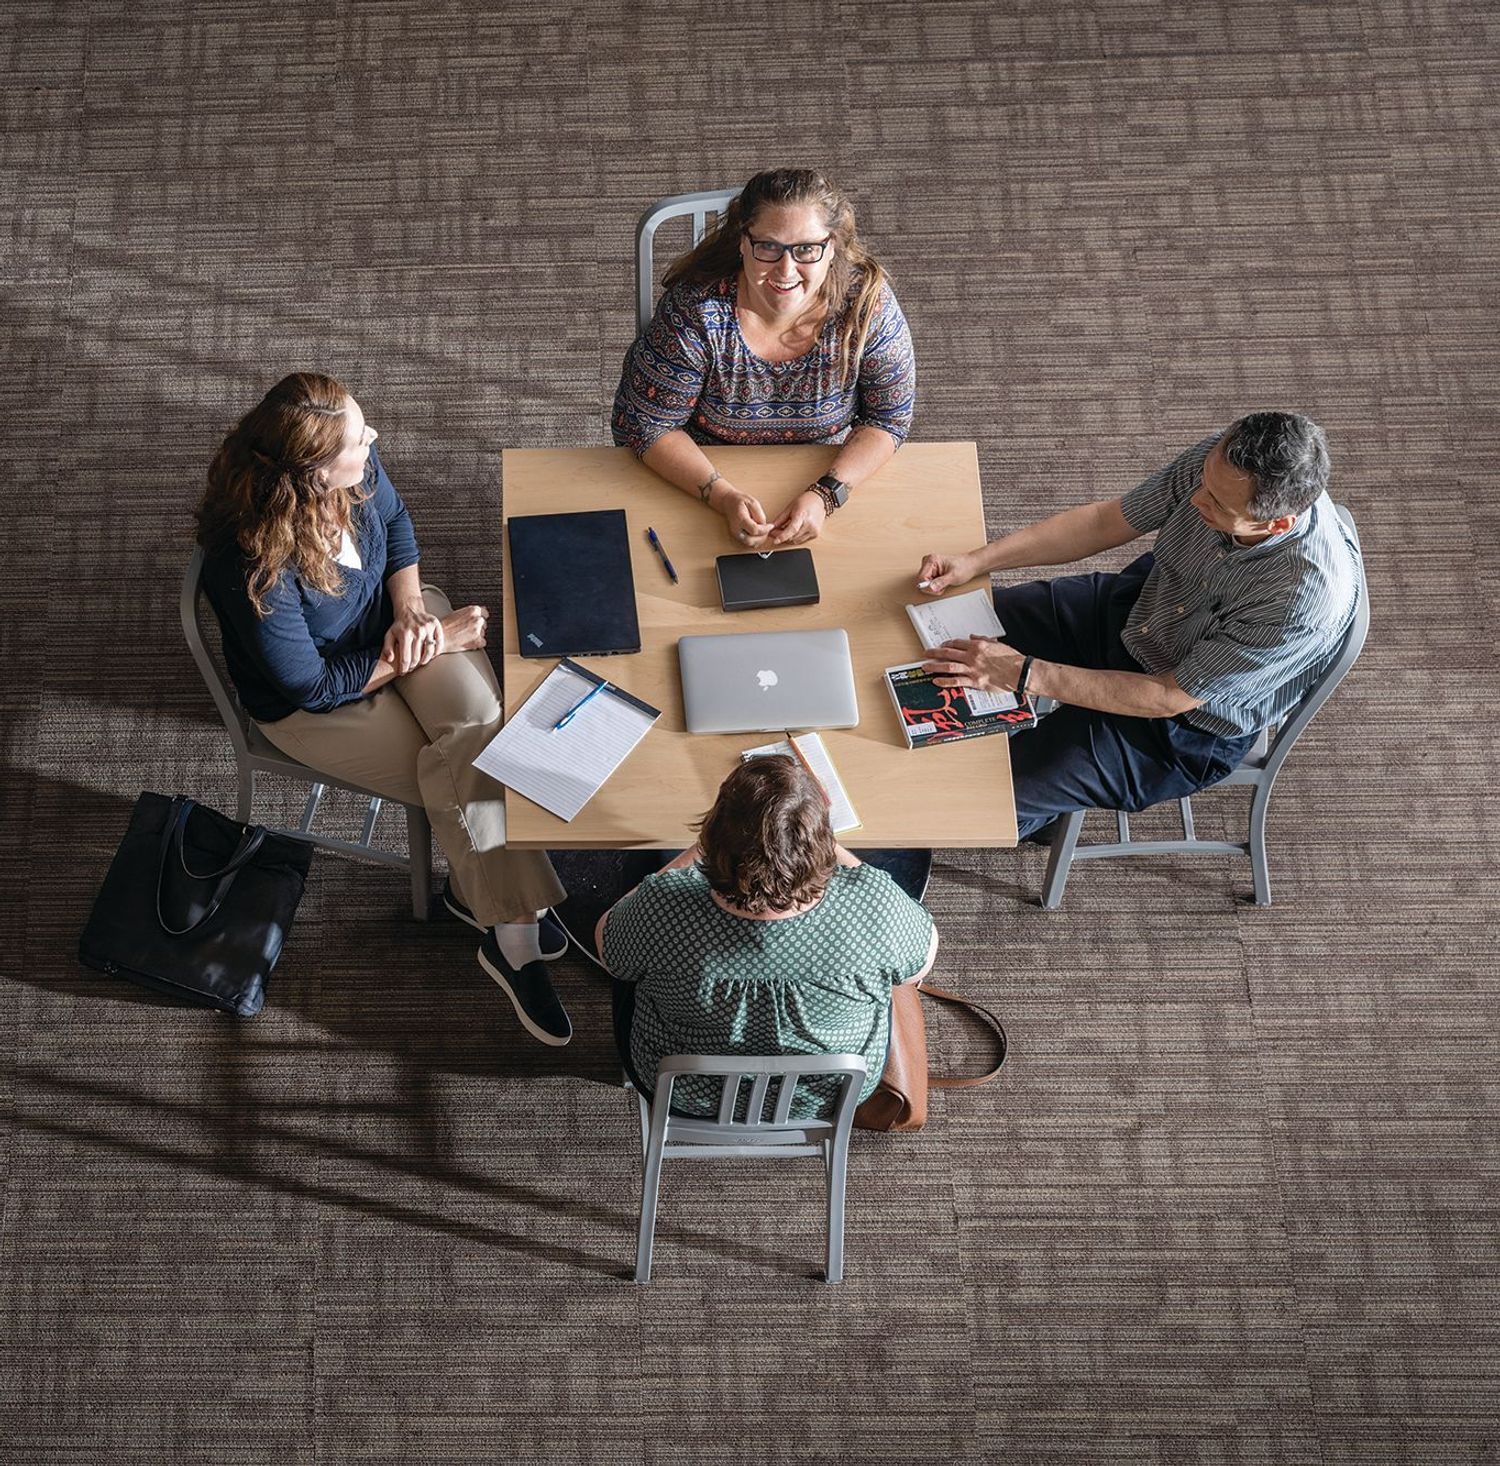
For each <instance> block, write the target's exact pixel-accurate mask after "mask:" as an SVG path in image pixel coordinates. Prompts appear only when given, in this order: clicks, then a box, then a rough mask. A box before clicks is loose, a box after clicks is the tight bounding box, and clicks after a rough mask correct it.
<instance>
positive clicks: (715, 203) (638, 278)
mask: <svg viewBox="0 0 1500 1466" xmlns="http://www.w3.org/2000/svg"><path fill="white" fill-rule="evenodd" d="M739 192H740V191H739V189H737V188H728V189H725V188H720V189H712V190H710V191H709V192H708V193H679V194H674V195H673V196H672V197H671V198H667V199H662V200H661V202H660V203H656V204H652V206H651V207H650V208H649V209H647V210H646V212H645V213H644V214H642V215H641V222H640V223H639V224H637V225H636V230H635V329H636V334H637V335H639V334H640V333H641V332H642V331H644V330H645V329H646V327H647V326H649V325H650V324H651V311H652V308H653V305H654V302H655V299H656V278H655V272H654V268H653V260H652V254H653V243H654V241H655V239H656V231H657V230H658V229H660V228H661V226H662V225H663V224H665V223H666V222H667V220H668V219H681V218H685V217H687V216H689V215H691V216H692V220H693V243H694V244H697V243H698V242H699V241H700V240H702V238H703V236H704V235H705V234H706V233H707V232H708V221H709V219H710V217H714V218H717V217H718V216H719V215H720V214H722V213H723V212H724V210H725V209H727V208H728V207H729V205H730V203H731V202H732V201H733V200H734V199H736V198H738V197H739Z"/></svg>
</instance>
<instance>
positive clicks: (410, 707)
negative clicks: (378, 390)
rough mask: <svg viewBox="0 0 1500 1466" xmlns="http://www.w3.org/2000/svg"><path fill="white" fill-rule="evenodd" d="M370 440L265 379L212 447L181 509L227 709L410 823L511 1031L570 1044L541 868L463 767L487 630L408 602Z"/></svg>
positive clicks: (396, 508)
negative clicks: (235, 706)
mask: <svg viewBox="0 0 1500 1466" xmlns="http://www.w3.org/2000/svg"><path fill="white" fill-rule="evenodd" d="M375 438H376V432H375V429H374V428H372V427H371V426H370V425H369V424H368V423H367V422H366V421H365V416H364V413H363V411H362V410H361V408H360V405H359V403H358V402H356V401H355V400H354V398H353V397H352V396H351V395H350V394H349V392H348V391H347V390H346V389H345V388H344V387H342V386H341V385H340V384H339V383H338V382H336V381H335V380H334V379H333V378H332V377H328V376H324V375H322V374H320V373H317V372H296V373H293V374H292V375H291V376H288V377H283V378H282V380H281V381H279V382H278V383H277V384H276V385H275V386H274V387H272V388H271V390H270V391H269V392H268V393H267V394H266V395H265V397H264V399H262V401H261V402H260V403H259V404H258V405H257V406H256V407H254V408H252V409H251V410H250V411H249V412H248V413H246V414H245V416H244V417H243V418H241V419H240V421H239V422H238V423H237V424H236V425H235V427H234V429H233V431H232V432H230V434H229V436H228V437H226V438H225V439H224V442H223V444H222V445H221V446H220V448H219V451H218V453H217V454H216V455H215V457H214V461H213V464H212V466H211V467H210V468H209V471H208V487H207V490H206V491H205V493H204V495H203V502H202V504H201V506H200V507H199V510H198V542H199V543H200V544H201V545H202V546H203V548H204V552H205V560H204V569H203V587H204V590H205V592H206V593H207V595H208V599H209V602H210V604H211V605H212V606H213V608H214V611H215V612H216V613H217V615H218V619H219V624H220V627H221V628H222V632H223V645H224V661H225V665H226V666H227V668H228V671H229V676H230V679H231V680H232V681H233V683H234V685H235V689H236V691H237V692H238V694H239V700H240V705H241V706H242V707H243V708H244V710H245V712H246V713H247V714H248V715H249V716H250V717H251V719H253V720H254V722H255V724H256V726H257V727H258V728H259V729H260V731H261V732H262V733H263V734H264V735H265V736H266V738H267V739H268V740H269V741H270V742H271V743H273V744H274V745H275V746H276V747H277V748H279V749H281V751H282V752H283V753H287V754H290V755H291V757H293V758H295V759H297V760H298V761H300V762H301V763H304V764H306V765H307V766H308V767H309V768H313V769H317V770H320V771H321V772H324V773H327V774H331V775H334V776H335V777H338V778H342V779H347V780H349V781H350V782H351V783H354V784H358V785H361V786H362V787H364V788H367V789H372V790H374V791H375V792H376V793H378V794H379V795H381V796H382V797H383V798H386V799H394V800H398V801H400V802H401V803H402V804H411V805H421V806H422V807H423V808H425V809H426V811H427V813H428V816H429V817H430V818H431V821H432V829H433V833H434V834H435V835H436V837H437V840H438V843H439V844H440V845H441V846H442V848H443V853H444V854H445V855H446V856H447V857H448V866H449V870H450V872H451V874H450V877H449V881H448V884H447V885H446V886H445V887H444V890H443V901H444V904H445V905H446V906H447V907H448V909H449V910H450V911H451V912H452V913H453V914H454V915H455V916H457V917H459V918H460V919H461V920H463V921H466V922H467V923H468V924H469V925H470V926H472V927H475V928H477V929H478V930H480V931H482V932H483V933H484V940H483V943H482V945H481V946H480V948H479V954H478V956H479V965H480V967H481V968H483V970H484V971H485V972H486V973H487V974H488V975H489V976H490V977H491V978H493V979H494V981H495V982H496V983H498V984H499V985H500V987H501V989H502V990H503V991H504V993H505V995H506V996H507V997H508V998H509V999H510V1001H511V1004H512V1006H513V1007H514V1008H515V1010H516V1015H517V1017H518V1018H519V1019H520V1020H521V1024H522V1026H523V1027H524V1028H525V1029H526V1030H527V1032H529V1033H530V1034H531V1035H532V1036H533V1037H534V1038H537V1039H539V1040H540V1041H541V1042H542V1043H545V1044H552V1045H561V1044H565V1043H567V1042H568V1040H569V1039H570V1038H571V1037H572V1032H573V1030H572V1026H571V1025H570V1023H569V1021H568V1015H567V1013H566V1012H565V1011H564V1009H563V1006H562V1003H561V1002H560V1001H559V1000H558V997H557V994H556V992H555V991H554V990H553V987H552V982H551V979H550V978H549V977H548V976H547V971H546V969H545V968H544V967H543V965H542V961H543V959H546V960H551V959H553V958H556V957H561V956H562V955H563V953H564V952H565V951H566V950H567V937H566V935H565V934H564V933H563V931H562V928H561V927H560V926H558V924H557V923H556V921H555V920H554V919H553V918H552V917H551V916H550V914H549V912H548V908H550V907H551V906H553V905H555V904H556V903H557V902H559V901H560V900H561V899H562V897H563V894H564V893H563V889H562V886H561V885H560V884H559V883H558V880H557V876H556V874H555V873H554V872H553V870H552V866H551V864H550V863H549V862H548V860H547V857H546V856H545V855H544V854H542V853H541V852H539V851H527V850H507V849H506V848H505V805H504V803H503V793H502V790H501V787H500V785H498V784H497V783H495V782H494V781H493V780H492V779H490V778H489V776H488V775H486V774H482V773H480V772H479V770H478V769H476V768H475V767H474V766H473V765H474V758H475V756H476V755H477V754H478V753H479V752H480V750H481V749H483V748H484V747H485V745H486V744H487V743H488V742H489V741H490V739H491V738H493V737H494V736H495V734H496V733H497V732H498V731H499V729H500V725H501V722H502V721H503V717H502V713H501V707H500V687H499V684H498V683H497V682H496V680H495V672H494V669H493V668H492V667H491V666H490V662H489V658H488V657H487V656H486V655H485V653H484V647H485V644H486V640H487V628H488V622H489V612H488V610H486V608H485V607H483V606H464V607H462V608H461V609H459V610H454V609H453V606H452V604H451V603H450V602H449V600H448V598H447V597H446V596H445V595H444V594H443V593H442V592H441V591H440V590H437V589H436V588H435V587H433V586H430V585H423V584H422V581H421V576H420V572H419V567H418V554H417V537H416V534H415V533H414V532H413V530H412V524H411V516H410V515H409V514H408V513H407V510H406V505H405V504H404V503H403V502H402V500H401V496H400V495H399V494H398V493H397V492H396V489H395V486H394V485H393V484H392V483H391V480H390V478H389V476H388V475H387V474H386V471H385V467H384V465H383V464H382V463H381V461H380V455H379V454H378V453H377V452H376V450H375Z"/></svg>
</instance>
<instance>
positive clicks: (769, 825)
mask: <svg viewBox="0 0 1500 1466" xmlns="http://www.w3.org/2000/svg"><path fill="white" fill-rule="evenodd" d="M698 831H699V833H698V844H699V847H700V848H701V850H702V852H703V859H702V862H701V863H702V866H703V873H704V875H705V876H706V877H707V878H708V884H709V885H710V886H711V887H712V888H713V889H714V890H715V891H717V892H718V893H719V895H720V896H722V897H723V898H724V899H725V900H726V901H728V902H729V903H730V904H731V905H733V906H735V907H738V908H739V910H741V911H746V912H749V913H750V914H751V915H752V916H761V915H764V914H765V913H766V912H774V911H786V910H788V909H789V908H791V907H794V906H803V905H806V904H808V903H810V902H813V901H816V900H817V899H818V898H819V897H820V896H821V895H822V894H823V891H824V890H825V888H826V887H827V885H828V881H829V878H830V877H831V876H832V875H833V870H834V866H835V865H836V864H837V863H838V859H837V849H838V847H837V844H836V842H835V841H834V838H833V830H832V828H831V827H830V825H829V823H828V801H827V799H826V798H825V797H824V794H823V790H822V789H821V788H820V787H819V785H818V784H817V783H816V781H815V780H814V779H813V778H812V777H811V776H810V775H809V774H808V773H807V771H806V770H805V769H803V767H802V765H801V764H799V763H798V762H797V761H796V760H795V759H791V758H787V757H786V756H785V755H784V754H779V755H776V756H775V757H771V758H753V759H751V760H750V761H749V762H748V763H744V764H741V765H740V766H739V768H737V769H736V770H735V771H734V772H733V773H732V774H730V776H729V777H728V778H727V779H725V780H724V782H723V783H722V784H721V785H720V786H719V795H718V798H717V799H715V800H714V806H713V808H712V809H711V810H709V812H708V813H707V814H706V815H704V817H703V820H702V822H701V823H700V824H699V826H698Z"/></svg>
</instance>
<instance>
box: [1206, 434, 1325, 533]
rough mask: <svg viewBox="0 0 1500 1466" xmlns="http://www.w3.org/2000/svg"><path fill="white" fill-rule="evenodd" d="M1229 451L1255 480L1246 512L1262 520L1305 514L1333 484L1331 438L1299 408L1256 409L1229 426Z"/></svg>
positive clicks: (1226, 449)
mask: <svg viewBox="0 0 1500 1466" xmlns="http://www.w3.org/2000/svg"><path fill="white" fill-rule="evenodd" d="M1224 457H1225V458H1227V459H1228V460H1229V462H1230V463H1232V464H1233V465H1234V466H1235V467H1236V468H1237V469H1239V470H1240V472H1241V473H1248V474H1249V475H1250V477H1251V478H1253V479H1254V480H1255V489H1254V491H1253V492H1252V493H1251V495H1250V502H1249V504H1248V505H1247V506H1246V508H1245V513H1246V514H1247V515H1248V516H1249V517H1250V518H1251V519H1256V520H1267V519H1280V518H1281V517H1282V515H1284V514H1300V513H1301V512H1302V511H1303V510H1304V509H1306V508H1308V507H1309V506H1310V505H1311V504H1312V502H1313V500H1314V499H1316V498H1317V497H1318V495H1319V494H1321V493H1322V492H1323V490H1324V489H1326V488H1327V487H1328V474H1329V465H1328V439H1327V438H1325V437H1324V436H1323V429H1322V428H1320V427H1319V426H1318V425H1317V423H1315V422H1314V421H1313V420H1312V419H1311V418H1308V417H1303V416H1302V414H1301V413H1297V412H1252V413H1250V414H1249V415H1248V416H1246V417H1242V418H1241V419H1240V420H1239V421H1238V422H1237V423H1235V424H1234V426H1233V427H1231V428H1230V429H1229V433H1228V435H1227V436H1226V437H1225V439H1224Z"/></svg>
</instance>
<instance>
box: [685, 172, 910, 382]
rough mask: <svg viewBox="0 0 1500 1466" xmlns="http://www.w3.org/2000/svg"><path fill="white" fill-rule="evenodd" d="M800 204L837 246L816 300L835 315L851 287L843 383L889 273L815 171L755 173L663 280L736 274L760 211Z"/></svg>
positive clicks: (697, 281) (852, 371) (843, 333)
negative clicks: (747, 234) (812, 211)
mask: <svg viewBox="0 0 1500 1466" xmlns="http://www.w3.org/2000/svg"><path fill="white" fill-rule="evenodd" d="M804 206H806V207H810V208H815V209H817V210H818V211H819V212H820V213H821V214H822V215H823V227H824V229H825V230H827V232H828V233H829V234H831V235H832V236H833V239H834V243H835V244H836V245H837V248H836V249H835V250H834V252H833V264H832V266H831V267H830V268H829V271H828V274H827V275H826V276H824V278H823V284H822V287H821V288H820V289H819V291H818V299H819V300H820V301H822V303H823V305H824V306H825V307H826V309H827V310H828V312H829V313H830V314H832V315H837V314H838V313H839V312H840V311H841V310H843V309H844V304H845V302H846V301H847V300H848V298H849V292H850V289H851V288H855V289H856V293H855V296H854V300H853V301H852V302H851V303H850V305H849V308H848V310H847V311H845V314H844V319H843V323H842V324H841V325H840V327H839V370H840V371H841V372H842V373H843V377H844V380H845V381H846V382H848V381H852V380H853V378H854V377H855V375H856V374H857V373H858V371H859V363H860V359H861V358H862V357H863V356H864V353H865V342H866V341H867V340H868V339H869V335H870V325H871V323H872V322H873V321H874V319H875V307H876V304H877V303H878V301H879V299H880V290H881V287H882V286H883V285H884V284H885V283H886V280H887V279H888V278H889V277H888V276H887V275H886V272H885V271H884V269H882V268H881V266H880V264H879V263H878V262H877V261H876V259H875V258H874V256H873V255H871V254H869V253H868V252H867V251H866V250H865V247H864V246H863V245H862V244H861V243H860V242H859V234H858V231H857V230H856V229H855V225H854V206H853V205H852V204H851V203H850V202H849V200H848V198H846V197H845V195H844V194H843V193H841V192H840V191H839V190H838V189H837V188H835V187H834V185H833V184H832V183H830V182H829V181H828V179H826V178H825V177H824V176H823V175H822V174H821V173H819V172H818V171H817V170H816V169H813V168H769V169H767V170H766V171H765V172H763V173H757V174H756V175H755V177H754V178H752V179H751V180H750V181H749V183H747V184H746V185H745V187H744V188H743V189H742V190H741V191H740V195H739V197H738V198H736V199H735V200H734V201H733V202H732V203H731V204H730V205H729V207H728V208H727V209H725V211H724V213H723V214H722V215H721V216H720V218H719V222H718V225H717V226H716V227H715V228H714V229H712V230H710V231H709V232H708V233H707V234H705V235H704V236H703V239H702V241H701V242H700V243H699V244H698V246H697V247H696V248H695V249H692V250H689V251H688V253H687V254H685V255H683V256H681V257H680V258H679V259H676V260H674V261H673V262H672V265H671V268H670V269H668V271H667V273H666V276H665V277H664V279H663V282H662V283H663V284H664V285H665V286H666V288H667V289H671V287H672V286H674V285H684V284H685V285H708V284H711V283H712V282H714V281H718V280H725V279H727V278H728V277H729V276H731V275H735V274H738V273H739V268H740V238H741V236H742V235H743V234H744V233H745V232H746V230H748V229H749V227H750V225H751V224H752V223H753V222H754V220H755V216H756V215H757V214H758V213H759V212H760V211H761V209H763V208H767V207H770V208H777V207H781V208H801V207H804ZM856 279H857V280H858V286H857V287H855V286H854V282H855V280H856Z"/></svg>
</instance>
